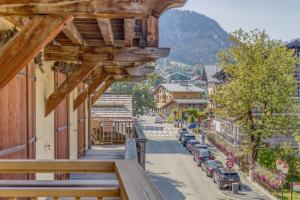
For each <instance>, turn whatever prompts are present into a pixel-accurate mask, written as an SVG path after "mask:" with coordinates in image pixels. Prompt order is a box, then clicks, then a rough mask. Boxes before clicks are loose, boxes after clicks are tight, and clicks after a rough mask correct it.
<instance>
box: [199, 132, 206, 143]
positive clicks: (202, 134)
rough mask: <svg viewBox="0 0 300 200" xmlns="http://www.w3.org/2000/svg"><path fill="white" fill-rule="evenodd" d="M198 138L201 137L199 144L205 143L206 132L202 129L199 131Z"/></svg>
mask: <svg viewBox="0 0 300 200" xmlns="http://www.w3.org/2000/svg"><path fill="white" fill-rule="evenodd" d="M200 138H201V144H205V138H206V134H205V132H204V131H201V135H200Z"/></svg>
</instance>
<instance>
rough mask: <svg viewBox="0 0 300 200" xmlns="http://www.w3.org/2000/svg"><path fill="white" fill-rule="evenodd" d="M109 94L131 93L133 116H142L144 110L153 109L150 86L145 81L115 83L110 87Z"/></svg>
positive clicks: (153, 103)
mask: <svg viewBox="0 0 300 200" xmlns="http://www.w3.org/2000/svg"><path fill="white" fill-rule="evenodd" d="M110 91H111V92H114V93H131V94H132V97H133V108H132V110H133V115H137V114H139V115H143V114H144V113H145V108H150V109H151V108H155V102H154V97H153V95H152V91H151V85H149V84H148V83H147V81H142V82H141V83H138V84H136V83H127V82H116V83H114V84H113V85H112V86H111V90H110Z"/></svg>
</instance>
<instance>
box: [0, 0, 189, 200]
mask: <svg viewBox="0 0 300 200" xmlns="http://www.w3.org/2000/svg"><path fill="white" fill-rule="evenodd" d="M185 2H186V0H164V1H161V0H147V1H133V0H129V1H128V2H124V1H123V0H111V1H109V2H107V1H102V0H91V1H84V0H78V1H65V0H62V1H59V2H58V1H52V0H32V1H31V0H29V1H23V0H14V1H9V2H8V1H6V2H2V3H0V40H1V42H0V47H1V48H0V72H1V73H0V97H1V98H0V109H1V114H0V159H1V160H0V172H1V175H0V179H2V180H4V181H2V182H1V181H0V198H1V197H9V198H18V197H29V198H37V197H53V198H56V199H58V198H60V197H75V198H80V197H97V198H99V199H103V198H106V197H118V198H121V199H133V200H135V199H136V200H140V199H146V197H147V198H148V199H163V198H162V196H161V195H160V193H159V191H158V190H157V189H156V188H155V187H154V186H153V184H152V183H151V182H150V181H149V180H148V178H147V177H146V175H145V173H144V171H143V170H142V168H140V166H139V165H138V162H137V160H138V159H137V158H136V157H137V149H136V148H138V145H136V140H135V138H130V140H131V143H130V144H131V147H132V148H129V149H131V152H133V153H132V154H130V155H131V156H129V157H130V158H129V159H128V160H110V161H85V160H81V161H77V159H79V158H80V157H82V156H84V155H85V152H86V150H87V149H88V148H89V147H90V146H91V144H92V143H91V134H90V133H91V122H92V120H91V107H92V105H94V104H95V103H96V102H97V100H98V99H99V98H100V97H101V96H102V95H103V93H104V92H105V91H106V90H107V89H108V88H109V86H110V85H111V84H112V83H113V82H116V81H140V80H142V79H144V78H145V77H146V75H147V74H148V73H151V72H153V71H154V67H152V66H151V65H147V63H151V62H154V61H156V60H157V59H159V58H162V57H166V56H168V54H169V51H170V49H168V48H159V47H158V44H159V41H158V33H159V32H158V18H159V16H160V15H161V14H162V13H163V12H165V11H166V10H168V9H170V8H175V7H180V6H182V5H184V3H185ZM138 135H139V134H138V133H135V137H138ZM126 140H127V138H126ZM20 159H22V160H20ZM26 159H30V160H26ZM79 172H81V173H99V174H101V173H113V174H115V176H116V177H117V179H116V184H114V185H113V186H112V185H110V183H109V182H105V181H104V182H102V183H100V185H98V186H97V187H92V188H91V187H88V186H89V185H88V183H82V184H83V185H84V186H82V184H77V183H72V182H71V180H70V181H65V182H64V184H66V186H61V183H60V182H59V180H62V179H69V175H70V173H79ZM128 174H129V175H128ZM130 174H131V175H130ZM13 179H18V180H29V179H31V180H33V182H34V184H32V182H31V183H30V182H28V181H21V182H18V185H16V184H15V182H14V181H11V180H13ZM133 179H134V180H133ZM41 180H44V181H46V180H48V181H49V182H41ZM3 183H5V185H3ZM137 183H138V184H139V185H143V188H145V190H143V191H142V190H141V191H135V190H132V188H136V187H135V186H134V184H137ZM132 184H133V185H132ZM45 187H46V188H47V189H41V188H45ZM137 189H138V188H137ZM145 191H147V192H145ZM149 191H150V192H149ZM136 194H139V195H136ZM144 197H145V198H144Z"/></svg>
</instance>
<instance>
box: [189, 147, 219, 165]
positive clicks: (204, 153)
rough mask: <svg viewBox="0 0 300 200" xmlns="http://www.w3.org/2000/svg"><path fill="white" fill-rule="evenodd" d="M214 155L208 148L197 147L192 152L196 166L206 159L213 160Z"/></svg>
mask: <svg viewBox="0 0 300 200" xmlns="http://www.w3.org/2000/svg"><path fill="white" fill-rule="evenodd" d="M214 159H215V157H214V156H213V154H212V153H211V151H209V150H208V149H197V150H196V151H195V154H194V160H195V161H196V163H197V166H199V167H200V166H201V163H202V162H204V161H206V160H214Z"/></svg>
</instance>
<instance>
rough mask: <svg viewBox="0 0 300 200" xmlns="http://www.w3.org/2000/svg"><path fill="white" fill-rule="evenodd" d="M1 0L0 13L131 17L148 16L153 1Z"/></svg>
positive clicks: (5, 14) (6, 14)
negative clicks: (132, 2)
mask: <svg viewBox="0 0 300 200" xmlns="http://www.w3.org/2000/svg"><path fill="white" fill-rule="evenodd" d="M25 2H26V3H24V0H11V1H7V0H0V15H4V16H8V15H14V16H20V15H21V16H28V15H29V16H30V15H41V14H44V15H46V14H49V15H73V16H74V17H89V18H90V17H94V18H126V17H128V18H130V17H137V16H147V15H149V14H150V12H151V8H152V7H153V5H152V4H153V3H152V2H151V1H149V0H147V1H145V2H143V3H141V4H131V3H129V1H124V0H89V1H87V0H76V1H70V0H61V1H57V0H27V1H25Z"/></svg>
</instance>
